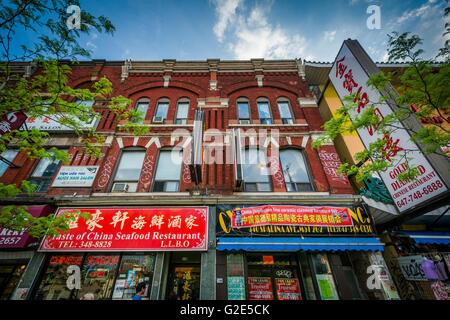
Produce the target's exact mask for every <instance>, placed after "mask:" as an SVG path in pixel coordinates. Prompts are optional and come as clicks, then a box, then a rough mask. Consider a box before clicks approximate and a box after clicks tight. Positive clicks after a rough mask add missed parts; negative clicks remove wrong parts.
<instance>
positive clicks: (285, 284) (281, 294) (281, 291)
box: [275, 278, 301, 300]
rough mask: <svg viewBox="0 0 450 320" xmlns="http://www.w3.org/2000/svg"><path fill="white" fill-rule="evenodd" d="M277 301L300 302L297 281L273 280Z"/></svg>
mask: <svg viewBox="0 0 450 320" xmlns="http://www.w3.org/2000/svg"><path fill="white" fill-rule="evenodd" d="M275 285H276V288H277V295H278V300H301V295H300V285H299V283H298V279H285V278H275Z"/></svg>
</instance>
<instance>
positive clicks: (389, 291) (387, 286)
mask: <svg viewBox="0 0 450 320" xmlns="http://www.w3.org/2000/svg"><path fill="white" fill-rule="evenodd" d="M381 285H382V286H383V290H384V293H385V294H386V296H387V298H388V299H389V300H400V297H399V295H398V292H397V289H395V287H394V285H393V284H392V282H391V281H390V280H389V279H388V280H382V281H381Z"/></svg>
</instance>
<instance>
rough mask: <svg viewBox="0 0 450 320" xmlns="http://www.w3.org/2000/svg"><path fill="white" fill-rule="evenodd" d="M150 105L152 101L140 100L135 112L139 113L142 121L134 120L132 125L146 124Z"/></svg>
mask: <svg viewBox="0 0 450 320" xmlns="http://www.w3.org/2000/svg"><path fill="white" fill-rule="evenodd" d="M149 103H150V101H149V100H148V99H139V100H138V101H137V102H136V106H135V108H134V111H136V113H138V115H139V117H140V118H141V119H136V118H134V119H132V120H131V122H132V123H140V124H142V123H143V122H144V119H145V115H146V114H147V110H148V105H149Z"/></svg>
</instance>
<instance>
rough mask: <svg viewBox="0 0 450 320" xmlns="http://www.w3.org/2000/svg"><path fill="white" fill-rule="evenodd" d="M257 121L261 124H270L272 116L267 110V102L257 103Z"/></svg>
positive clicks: (268, 109)
mask: <svg viewBox="0 0 450 320" xmlns="http://www.w3.org/2000/svg"><path fill="white" fill-rule="evenodd" d="M257 104H258V114H259V121H260V122H261V123H262V124H271V123H272V116H271V113H270V108H269V101H257Z"/></svg>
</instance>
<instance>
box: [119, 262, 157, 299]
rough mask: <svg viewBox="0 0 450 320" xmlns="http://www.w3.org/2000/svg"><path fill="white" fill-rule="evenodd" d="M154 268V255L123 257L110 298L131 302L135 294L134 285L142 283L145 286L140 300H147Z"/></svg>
mask: <svg viewBox="0 0 450 320" xmlns="http://www.w3.org/2000/svg"><path fill="white" fill-rule="evenodd" d="M154 267H155V255H124V256H123V257H122V261H121V263H120V268H119V275H118V278H117V280H116V284H115V287H114V293H113V296H112V298H113V299H114V300H119V299H120V300H131V299H133V297H134V295H135V294H136V290H135V288H136V285H137V284H139V283H141V282H144V283H146V284H147V285H146V288H145V292H144V294H143V295H142V297H141V298H142V300H149V299H150V293H151V292H150V290H151V283H152V281H153V269H154Z"/></svg>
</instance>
